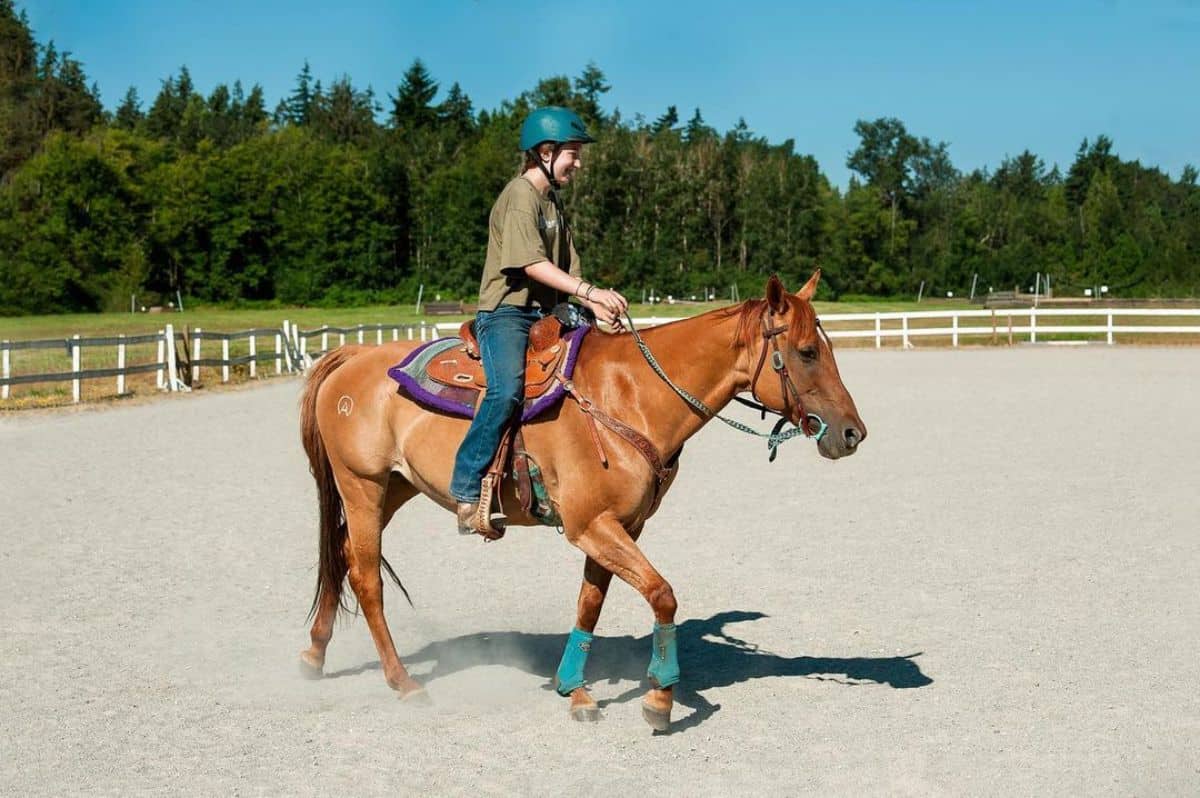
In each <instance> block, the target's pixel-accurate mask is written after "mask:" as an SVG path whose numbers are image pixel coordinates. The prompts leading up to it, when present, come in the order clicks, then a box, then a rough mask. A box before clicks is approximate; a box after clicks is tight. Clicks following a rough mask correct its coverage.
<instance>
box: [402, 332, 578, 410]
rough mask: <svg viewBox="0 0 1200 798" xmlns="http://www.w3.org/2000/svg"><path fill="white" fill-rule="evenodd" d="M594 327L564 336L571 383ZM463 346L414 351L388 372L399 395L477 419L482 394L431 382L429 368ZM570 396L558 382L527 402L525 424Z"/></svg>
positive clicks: (451, 341) (454, 343)
mask: <svg viewBox="0 0 1200 798" xmlns="http://www.w3.org/2000/svg"><path fill="white" fill-rule="evenodd" d="M589 329H591V328H590V327H587V326H583V327H577V328H576V329H574V330H568V331H566V332H564V333H563V337H562V341H563V343H564V344H565V345H566V346H567V347H568V349H567V356H566V358H565V359H564V360H563V366H562V374H563V377H564V378H565V379H570V378H571V375H572V374H573V373H574V372H575V362H576V361H577V360H578V359H579V349H580V345H581V343H582V342H583V337H584V336H585V335H587V332H588V330H589ZM462 345H463V342H462V339H460V338H437V339H435V340H433V341H430V342H429V343H427V344H422V345H421V346H419V347H417V348H416V349H414V350H413V351H412V352H410V353H409V354H408V356H407V357H405V358H404V360H402V361H400V363H399V364H398V365H395V366H392V367H391V368H390V369H388V376H389V377H391V378H392V379H393V380H395V381H396V382H397V383H398V385H399V389H398V390H399V391H400V392H401V393H404V394H405V395H406V396H408V397H410V398H411V399H413V400H414V401H416V402H417V403H418V404H421V405H424V406H425V407H428V408H430V409H432V410H440V411H441V412H443V413H449V414H450V415H454V416H461V417H462V418H474V417H475V405H476V403H477V402H478V400H479V397H480V394H481V393H482V390H481V389H479V388H475V387H472V386H455V385H443V384H441V383H439V382H436V381H435V380H433V379H432V378H430V376H429V373H428V370H427V367H428V366H429V363H430V362H431V361H433V360H434V359H435V358H436V357H438V356H439V355H441V354H443V353H444V352H448V351H450V350H452V349H455V348H461V347H462ZM565 395H566V391H565V390H563V387H562V385H560V384H559V383H558V381H557V380H556V381H555V382H554V384H553V386H551V388H550V389H549V390H548V391H546V392H545V393H544V394H542V395H541V396H538V397H535V398H532V399H527V400H526V401H525V406H524V408H522V410H521V421H523V422H524V421H529V420H530V419H532V418H535V417H536V416H538V415H540V414H541V413H543V412H545V411H546V410H548V409H549V408H551V407H553V406H554V405H556V404H558V402H560V401H561V400H562V398H563V396H565Z"/></svg>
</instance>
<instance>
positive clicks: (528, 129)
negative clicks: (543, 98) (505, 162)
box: [521, 105, 595, 152]
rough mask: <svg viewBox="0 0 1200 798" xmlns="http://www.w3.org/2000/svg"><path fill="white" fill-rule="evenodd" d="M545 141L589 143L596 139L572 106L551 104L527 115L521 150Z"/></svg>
mask: <svg viewBox="0 0 1200 798" xmlns="http://www.w3.org/2000/svg"><path fill="white" fill-rule="evenodd" d="M543 141H552V142H554V143H555V144H567V143H570V142H574V141H578V142H580V143H583V144H588V143H590V142H593V141H595V139H594V138H592V137H591V135H590V134H589V133H588V132H587V126H586V125H584V124H583V120H582V119H580V118H579V114H577V113H575V112H574V111H572V110H571V109H570V108H563V107H561V106H557V105H551V106H549V107H546V108H539V109H537V110H536V111H533V112H532V113H530V114H529V116H527V117H525V122H524V123H522V125H521V150H522V152H527V151H529V150H532V149H533V148H534V147H536V146H537V145H539V144H541V143H542V142H543Z"/></svg>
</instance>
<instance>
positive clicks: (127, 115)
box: [113, 86, 146, 130]
mask: <svg viewBox="0 0 1200 798" xmlns="http://www.w3.org/2000/svg"><path fill="white" fill-rule="evenodd" d="M145 118H146V115H145V114H144V113H142V101H141V99H139V98H138V91H137V89H136V88H134V87H133V86H130V87H129V88H128V89H127V90H126V91H125V96H124V97H123V98H122V99H121V104H120V105H119V106H117V113H116V114H115V115H114V116H113V124H114V125H115V126H116V127H119V128H121V129H122V130H135V129H136V128H137V126H138V125H139V124H141V122H142V120H143V119H145Z"/></svg>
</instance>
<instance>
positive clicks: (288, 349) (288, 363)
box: [282, 319, 295, 372]
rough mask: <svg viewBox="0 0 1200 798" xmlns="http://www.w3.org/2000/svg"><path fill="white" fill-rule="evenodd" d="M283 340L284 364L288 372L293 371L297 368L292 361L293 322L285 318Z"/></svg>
mask: <svg viewBox="0 0 1200 798" xmlns="http://www.w3.org/2000/svg"><path fill="white" fill-rule="evenodd" d="M282 342H283V365H284V367H285V368H286V369H287V370H288V372H291V371H292V369H293V368H295V364H293V363H292V323H291V322H290V321H288V320H287V319H284V320H283V333H282Z"/></svg>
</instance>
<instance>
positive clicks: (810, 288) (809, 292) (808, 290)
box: [796, 269, 821, 302]
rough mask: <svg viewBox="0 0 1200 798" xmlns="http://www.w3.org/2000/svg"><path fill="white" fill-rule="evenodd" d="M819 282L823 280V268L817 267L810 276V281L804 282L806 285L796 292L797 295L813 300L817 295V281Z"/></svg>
mask: <svg viewBox="0 0 1200 798" xmlns="http://www.w3.org/2000/svg"><path fill="white" fill-rule="evenodd" d="M819 282H821V270H820V269H817V270H816V271H815V272H813V274H812V277H809V278H808V282H807V283H805V284H804V287H803V288H801V289H800V290H799V291H797V292H796V296H798V297H800V298H801V299H804V300H807V301H809V302H811V301H812V298H813V297H814V296H816V295H817V283H819Z"/></svg>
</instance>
